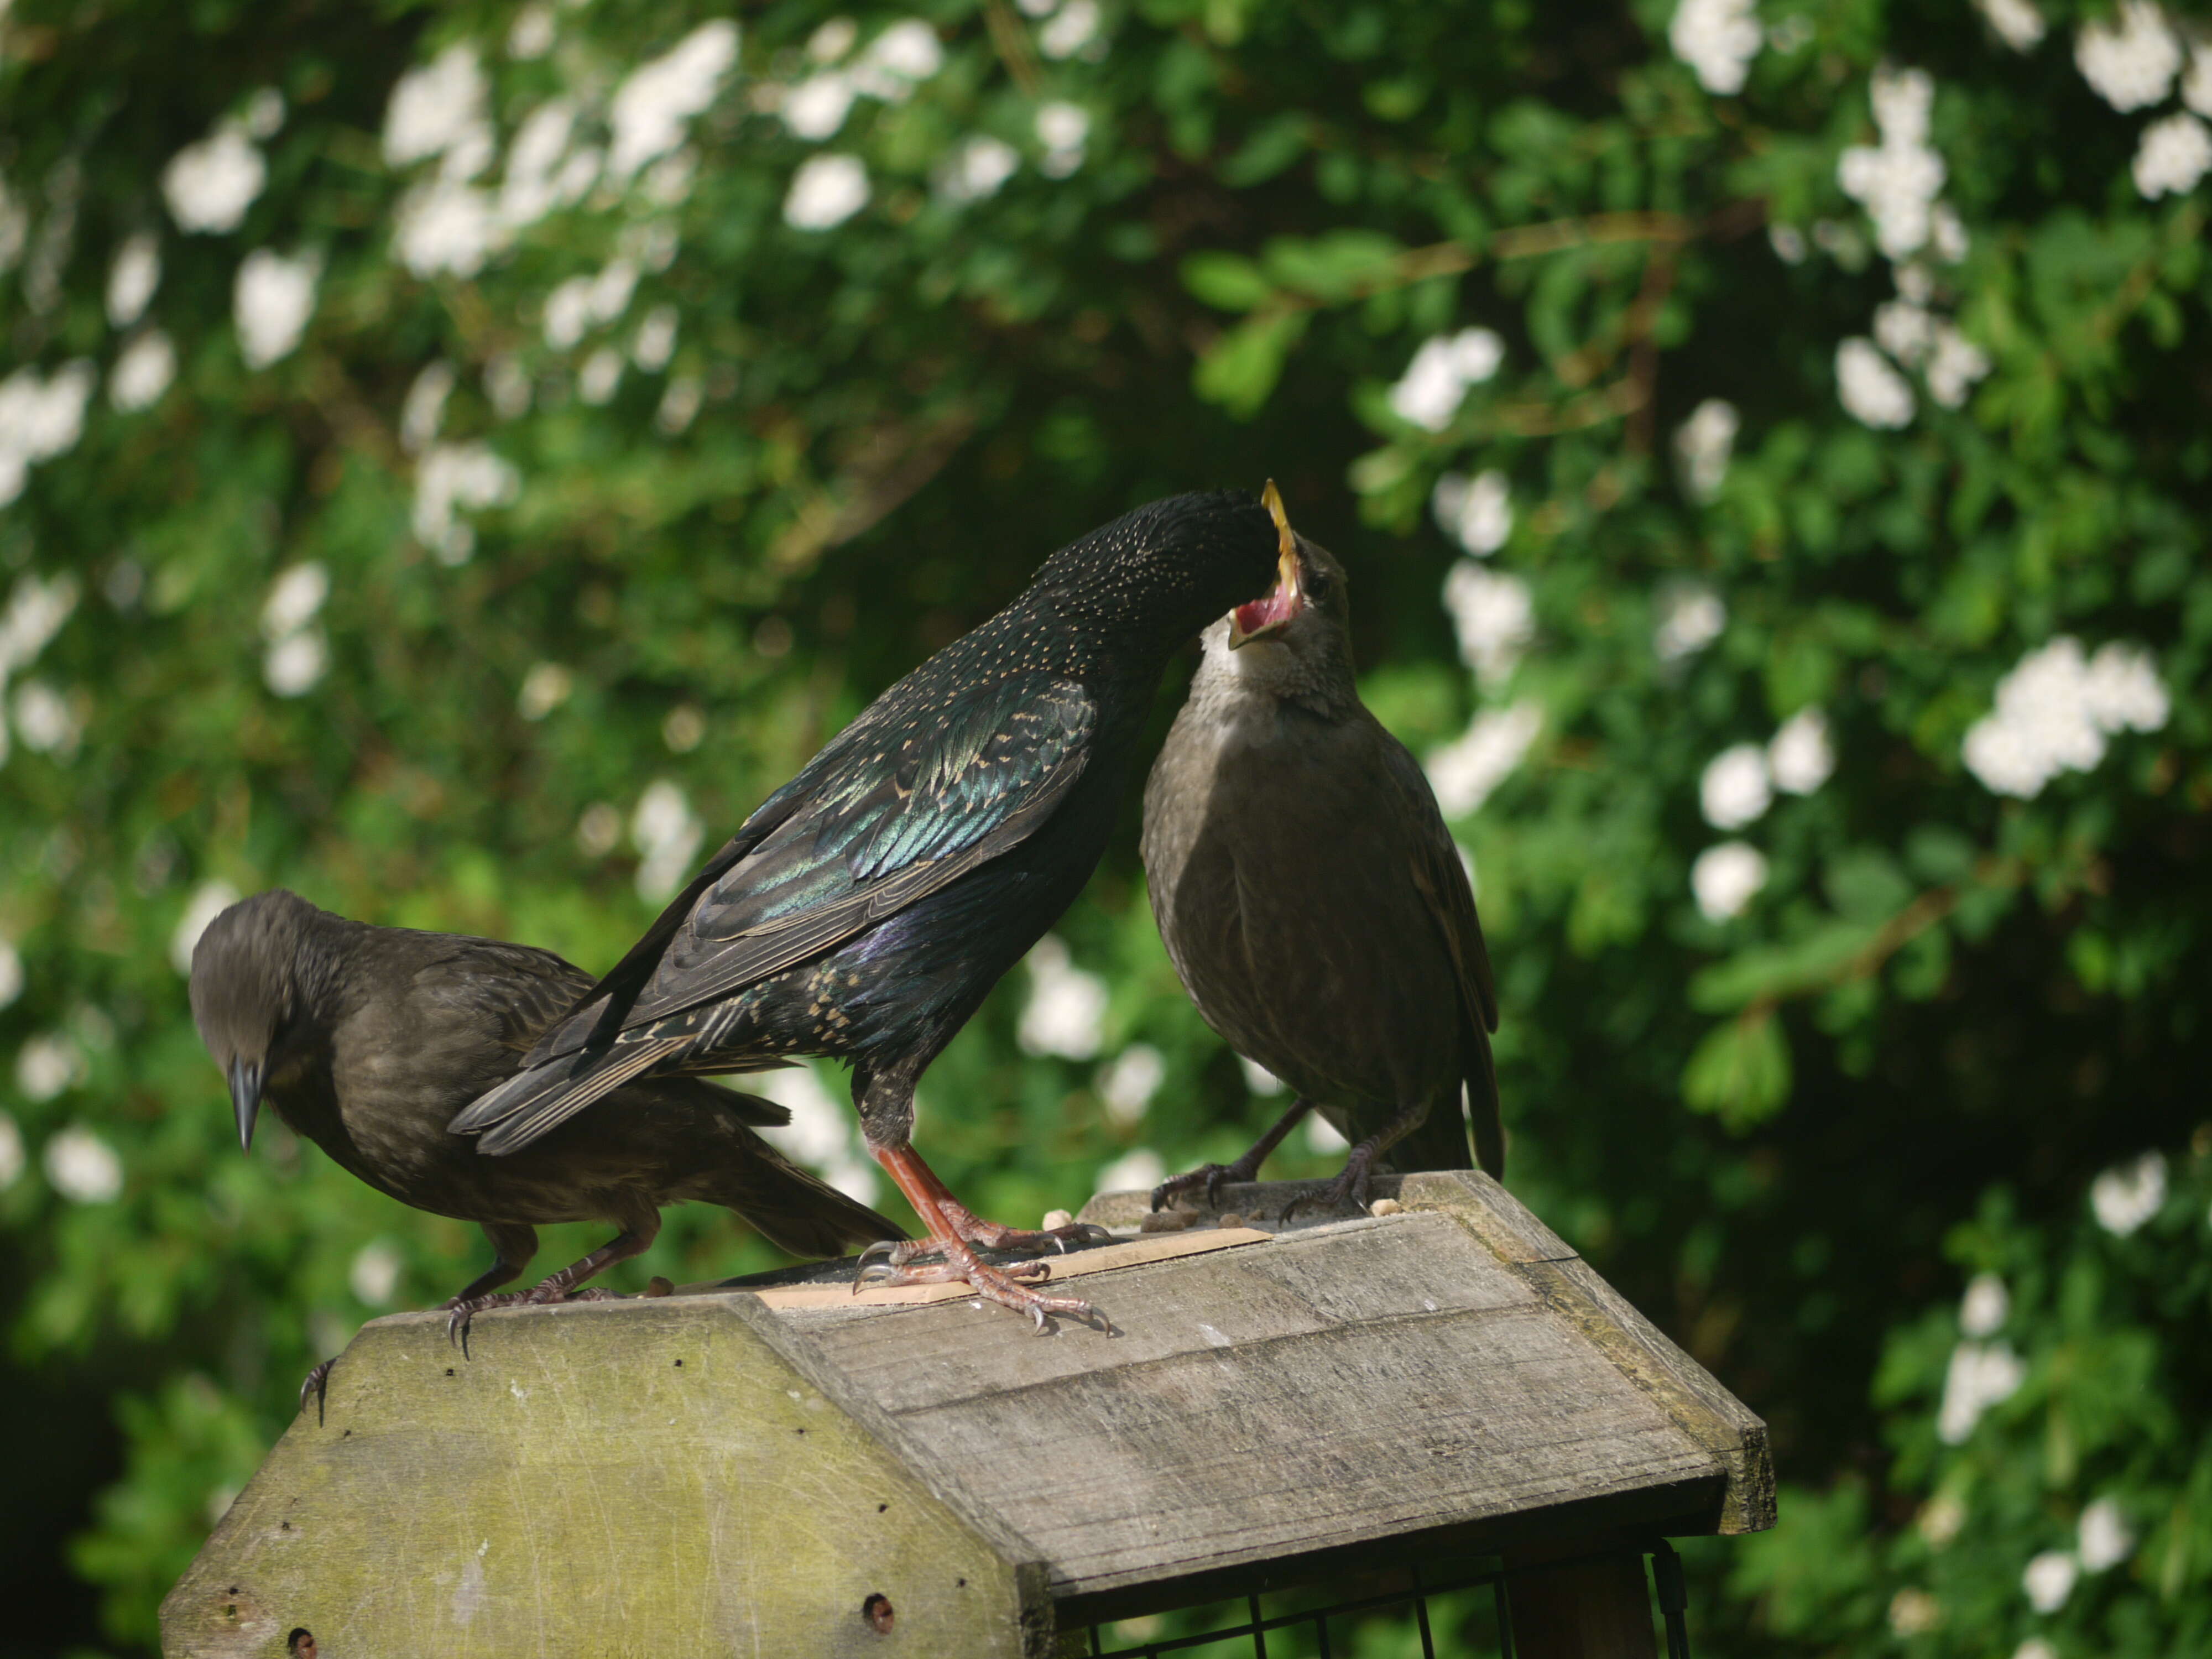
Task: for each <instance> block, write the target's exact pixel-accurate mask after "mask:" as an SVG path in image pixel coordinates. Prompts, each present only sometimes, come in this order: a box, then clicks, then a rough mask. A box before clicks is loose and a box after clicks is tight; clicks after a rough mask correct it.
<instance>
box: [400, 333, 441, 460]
mask: <svg viewBox="0 0 2212 1659" xmlns="http://www.w3.org/2000/svg"><path fill="white" fill-rule="evenodd" d="M454 380H455V377H454V374H453V365H452V364H451V363H449V362H447V361H446V360H445V359H444V358H442V357H437V358H433V359H432V360H431V361H430V362H427V363H425V364H424V365H423V366H422V370H421V372H420V373H418V374H416V376H415V379H414V380H413V382H412V383H411V384H410V385H409V386H408V388H407V397H406V399H405V401H404V402H403V403H402V404H400V405H399V447H400V448H402V449H404V450H405V451H406V452H407V453H409V454H410V455H419V454H421V453H422V452H423V451H424V450H426V449H428V447H430V445H431V443H432V442H433V441H435V439H436V438H437V435H438V428H439V426H440V425H441V423H442V422H444V420H445V418H446V399H447V398H450V397H452V396H453V385H454Z"/></svg>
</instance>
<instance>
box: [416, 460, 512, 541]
mask: <svg viewBox="0 0 2212 1659" xmlns="http://www.w3.org/2000/svg"><path fill="white" fill-rule="evenodd" d="M521 487H522V475H521V474H520V473H519V472H517V471H515V470H514V467H513V465H512V464H511V463H509V462H507V461H505V460H502V459H500V457H499V456H497V455H495V454H494V453H492V452H491V450H490V448H489V447H488V446H486V445H484V444H481V443H470V444H439V445H436V446H435V447H433V448H432V449H431V450H430V451H429V453H427V454H425V455H424V456H423V457H422V460H421V461H420V462H419V463H417V465H416V468H415V511H414V519H413V522H414V528H415V538H416V540H417V541H419V542H421V543H422V545H423V546H425V547H427V548H428V549H429V550H431V551H432V552H433V553H435V554H436V555H437V556H438V558H439V560H440V562H441V563H445V564H462V563H465V562H466V561H467V559H468V556H469V555H470V554H471V553H473V552H475V551H476V544H477V541H476V532H475V531H474V530H473V529H472V528H471V526H469V525H468V524H467V523H465V521H463V520H462V519H461V518H460V516H459V515H460V513H461V512H462V511H463V510H470V511H473V510H475V509H477V508H480V507H499V506H502V505H504V504H505V503H507V502H508V501H513V499H514V498H515V496H516V495H518V494H519V493H520V489H521Z"/></svg>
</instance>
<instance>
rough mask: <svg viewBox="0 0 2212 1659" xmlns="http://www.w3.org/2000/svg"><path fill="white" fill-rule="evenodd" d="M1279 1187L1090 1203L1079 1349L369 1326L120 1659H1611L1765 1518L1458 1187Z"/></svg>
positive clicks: (1639, 1334)
mask: <svg viewBox="0 0 2212 1659" xmlns="http://www.w3.org/2000/svg"><path fill="white" fill-rule="evenodd" d="M1312 1188H1313V1183H1296V1182H1285V1183H1280V1184H1273V1185H1256V1184H1255V1185H1252V1186H1233V1187H1231V1188H1228V1189H1226V1191H1225V1193H1224V1194H1223V1200H1224V1209H1225V1211H1227V1210H1229V1209H1230V1208H1231V1206H1233V1208H1234V1214H1233V1215H1231V1214H1229V1213H1224V1214H1221V1215H1218V1216H1216V1215H1211V1214H1209V1215H1205V1216H1198V1215H1191V1216H1188V1217H1187V1218H1181V1219H1178V1220H1176V1221H1174V1222H1173V1224H1172V1226H1171V1229H1170V1231H1164V1232H1163V1231H1161V1230H1160V1222H1159V1220H1158V1218H1149V1206H1148V1205H1147V1204H1146V1198H1145V1195H1144V1194H1109V1195H1107V1196H1106V1197H1104V1198H1101V1199H1098V1200H1094V1201H1093V1203H1092V1204H1091V1206H1089V1208H1088V1209H1087V1210H1086V1212H1085V1219H1086V1220H1090V1221H1093V1222H1096V1223H1097V1224H1098V1225H1101V1226H1103V1227H1105V1228H1107V1229H1109V1230H1111V1231H1114V1232H1115V1234H1116V1237H1115V1238H1114V1239H1113V1240H1112V1242H1110V1243H1101V1244H1099V1245H1097V1247H1096V1248H1094V1249H1086V1250H1082V1251H1077V1252H1072V1253H1070V1254H1069V1255H1066V1256H1064V1257H1055V1258H1054V1262H1053V1277H1054V1280H1055V1282H1057V1281H1059V1280H1061V1279H1066V1280H1067V1281H1068V1282H1069V1283H1070V1284H1071V1285H1072V1286H1073V1287H1074V1288H1075V1289H1076V1291H1077V1292H1078V1293H1079V1294H1081V1295H1084V1296H1086V1297H1092V1298H1094V1299H1095V1300H1096V1301H1097V1304H1099V1305H1100V1306H1101V1307H1103V1308H1104V1309H1105V1310H1107V1311H1108V1312H1109V1313H1110V1314H1111V1315H1112V1316H1113V1323H1114V1330H1113V1333H1112V1334H1110V1335H1109V1334H1106V1333H1104V1332H1101V1331H1097V1330H1090V1329H1085V1328H1082V1327H1080V1326H1068V1327H1066V1328H1062V1329H1060V1330H1059V1331H1057V1332H1056V1333H1055V1334H1051V1335H1049V1336H1047V1337H1042V1338H1041V1337H1039V1336H1036V1335H1035V1334H1032V1333H1031V1331H1030V1328H1029V1326H1028V1324H1027V1323H1026V1322H1024V1321H1022V1320H1019V1319H1015V1318H1012V1317H1010V1316H1007V1315H1006V1313H1005V1311H1004V1310H1001V1309H997V1308H989V1307H985V1306H983V1305H981V1304H978V1303H977V1302H976V1301H975V1298H974V1297H973V1295H972V1293H971V1292H969V1291H968V1290H967V1289H966V1287H964V1286H960V1285H916V1286H908V1287H902V1288H899V1289H895V1290H893V1289H885V1290H871V1291H862V1292H861V1293H860V1294H857V1295H856V1294H855V1293H854V1289H853V1268H852V1264H851V1263H849V1262H848V1263H845V1264H843V1265H842V1266H838V1265H836V1264H824V1265H823V1266H821V1267H812V1268H807V1269H804V1270H799V1271H796V1272H794V1273H787V1274H784V1275H781V1276H779V1277H778V1278H777V1279H775V1280H772V1281H771V1280H754V1281H750V1282H742V1283H725V1284H720V1285H698V1286H694V1287H690V1288H689V1289H688V1290H687V1291H679V1292H678V1293H677V1294H676V1295H673V1296H666V1297H655V1298H649V1299H639V1300H635V1301H631V1300H623V1301H612V1302H590V1303H574V1304H551V1305H547V1306H543V1307H531V1308H520V1309H511V1310H495V1311H493V1312H491V1313H489V1314H486V1315H483V1316H480V1317H479V1318H478V1320H477V1328H476V1336H475V1340H474V1341H473V1342H472V1343H471V1350H470V1356H469V1357H468V1358H463V1357H461V1356H460V1355H459V1354H457V1353H456V1352H454V1351H453V1349H452V1348H451V1347H450V1346H448V1345H447V1341H446V1337H445V1316H443V1315H442V1314H402V1315H395V1316H391V1317H388V1318H385V1319H379V1320H376V1321H374V1322H371V1323H370V1324H369V1325H368V1326H367V1327H365V1328H363V1329H362V1333H361V1334H360V1335H359V1336H358V1337H356V1339H355V1340H354V1343H353V1345H352V1346H350V1347H349V1348H348V1349H347V1350H346V1352H344V1353H343V1355H341V1356H340V1357H339V1359H338V1361H337V1366H336V1368H335V1369H334V1370H332V1372H331V1381H330V1393H329V1397H328V1402H327V1407H326V1409H325V1412H324V1413H322V1414H321V1415H319V1416H318V1415H317V1414H316V1413H313V1412H309V1413H303V1414H302V1415H301V1417H300V1419H298V1420H297V1421H296V1422H295V1424H294V1425H292V1427H291V1430H290V1431H289V1432H288V1433H287V1434H286V1435H285V1437H284V1438H283V1441H282V1442H281V1443H279V1444H278V1445H277V1446H276V1449H274V1450H273V1451H272V1452H271V1453H270V1455H269V1457H268V1459H267V1461H266V1462H264V1464H263V1465H262V1467H261V1469H260V1472H259V1473H258V1474H256V1475H255V1476H254V1478H253V1480H252V1482H251V1483H250V1484H249V1485H248V1486H247V1487H246V1490H245V1491H244V1492H242V1493H240V1496H239V1498H238V1500H237V1502H236V1503H235V1504H233V1505H232V1506H231V1508H230V1510H229V1512H228V1514H227V1515H226V1516H224V1517H223V1520H222V1523H221V1524H220V1525H219V1526H217V1528H216V1531H215V1534H214V1536H213V1537H211V1538H210V1540H209V1541H208V1544H207V1547H206V1548H205V1549H204V1550H203V1551H202V1552H201V1554H200V1557H199V1559H198V1560H197V1561H196V1562H195V1563H194V1564H193V1565H192V1567H191V1570H190V1571H188V1572H186V1574H185V1577H183V1578H182V1579H181V1580H180V1581H179V1583H178V1584H177V1586H176V1588H175V1589H173V1591H172V1592H171V1593H170V1595H169V1597H168V1599H167V1601H166V1602H165V1603H164V1604H163V1612H162V1624H163V1629H162V1645H163V1651H164V1652H165V1653H166V1654H167V1655H169V1656H171V1659H246V1656H260V1655H265V1654H268V1653H271V1652H277V1651H281V1650H282V1648H283V1642H284V1639H285V1632H287V1631H289V1630H292V1629H294V1628H298V1627H304V1628H306V1629H308V1630H312V1631H313V1632H314V1633H315V1637H316V1639H317V1642H318V1643H319V1645H320V1647H321V1650H323V1651H325V1652H329V1653H337V1652H339V1651H343V1652H344V1653H345V1654H346V1655H347V1656H348V1659H416V1656H418V1655H420V1654H423V1653H428V1652H435V1653H436V1654H438V1655H439V1656H440V1659H508V1656H513V1659H524V1656H536V1655H542V1654H545V1653H578V1654H597V1653H617V1652H623V1653H629V1652H642V1651H647V1650H657V1649H659V1648H662V1647H666V1648H669V1649H671V1650H679V1651H683V1652H687V1653H688V1652H693V1651H697V1652H702V1653H704V1652H715V1653H720V1652H725V1651H736V1650H744V1651H747V1652H763V1653H775V1654H804V1655H810V1656H811V1655H815V1654H820V1655H823V1656H837V1659H852V1656H856V1655H864V1654H874V1653H878V1652H884V1653H886V1654H888V1653H889V1652H890V1651H891V1650H892V1649H891V1648H890V1647H879V1646H878V1645H875V1644H878V1643H884V1642H888V1643H890V1644H894V1645H895V1647H896V1652H897V1653H899V1654H901V1655H902V1656H905V1659H1081V1656H1083V1655H1084V1654H1085V1653H1086V1652H1088V1651H1093V1650H1094V1645H1093V1641H1092V1632H1093V1627H1094V1626H1096V1627H1097V1631H1096V1644H1095V1651H1097V1652H1099V1653H1101V1654H1104V1653H1109V1652H1112V1653H1117V1654H1145V1653H1163V1654H1164V1653H1170V1652H1173V1653H1183V1652H1194V1653H1196V1654H1199V1655H1200V1656H1201V1659H1204V1656H1205V1655H1206V1650H1208V1649H1209V1648H1211V1649H1212V1653H1213V1654H1214V1655H1216V1656H1220V1655H1223V1654H1225V1653H1237V1654H1239V1655H1241V1654H1243V1653H1247V1652H1249V1653H1250V1654H1252V1655H1253V1656H1255V1659H1257V1656H1259V1655H1261V1654H1262V1653H1266V1654H1267V1655H1269V1656H1270V1659H1312V1656H1314V1655H1316V1654H1320V1653H1332V1652H1340V1653H1343V1654H1344V1655H1345V1656H1346V1659H1350V1655H1351V1653H1352V1650H1353V1648H1354V1646H1355V1644H1357V1647H1358V1651H1359V1652H1360V1653H1362V1654H1363V1655H1365V1656H1370V1659H1371V1656H1373V1655H1374V1654H1375V1652H1376V1648H1377V1645H1378V1644H1380V1645H1381V1646H1382V1647H1383V1648H1385V1649H1387V1650H1389V1652H1390V1653H1391V1654H1392V1656H1393V1659H1410V1656H1411V1655H1412V1654H1413V1653H1414V1652H1416V1651H1420V1652H1425V1653H1438V1652H1441V1653H1446V1654H1449V1655H1451V1656H1452V1659H1471V1656H1476V1655H1484V1656H1486V1655H1488V1654H1491V1653H1493V1652H1496V1653H1499V1654H1501V1655H1503V1654H1505V1653H1510V1654H1512V1655H1513V1656H1515V1659H1646V1656H1651V1655H1654V1654H1655V1653H1656V1644H1655V1643H1654V1640H1653V1632H1652V1623H1653V1621H1652V1617H1651V1588H1650V1577H1649V1576H1648V1572H1647V1569H1646V1567H1645V1565H1644V1554H1645V1553H1650V1552H1651V1551H1652V1547H1651V1546H1650V1544H1649V1541H1650V1539H1652V1538H1654V1537H1675V1538H1682V1537H1689V1536H1694V1535H1697V1534H1711V1533H1721V1534H1729V1533H1741V1532H1748V1531H1753V1530H1756V1529H1758V1528H1762V1527H1765V1526H1770V1525H1771V1524H1772V1522H1773V1512H1774V1510H1773V1504H1774V1473H1773V1465H1772V1462H1771V1459H1770V1458H1769V1456H1768V1455H1767V1448H1766V1436H1765V1425H1764V1424H1763V1423H1761V1422H1760V1421H1759V1419H1758V1418H1757V1417H1756V1416H1755V1415H1754V1414H1753V1413H1752V1412H1750V1411H1749V1410H1748V1409H1747V1408H1746V1407H1744V1406H1743V1405H1742V1404H1741V1402H1740V1401H1736V1400H1735V1399H1734V1398H1733V1397H1732V1396H1731V1395H1729V1393H1728V1392H1727V1390H1726V1389H1723V1388H1722V1387H1721V1385H1720V1384H1719V1383H1717V1382H1716V1381H1715V1380H1714V1379H1713V1378H1712V1377H1711V1376H1708V1375H1706V1373H1705V1371H1704V1370H1701V1369H1700V1368H1699V1366H1698V1364H1697V1363H1696V1362H1695V1361H1694V1360H1692V1359H1691V1358H1689V1356H1688V1355H1686V1354H1685V1353H1683V1352H1681V1351H1680V1349H1679V1348H1677V1347H1675V1346H1674V1344H1673V1343H1671V1342H1669V1341H1668V1340H1667V1338H1666V1337H1664V1336H1663V1335H1662V1334H1660V1333H1659V1332H1658V1331H1656V1330H1655V1329H1654V1328H1652V1327H1651V1325H1650V1322H1649V1321H1647V1320H1645V1319H1644V1316H1642V1315H1641V1314H1639V1313H1638V1312H1637V1310H1635V1309H1634V1308H1633V1307H1632V1306H1630V1305H1629V1304H1628V1303H1627V1302H1626V1300H1624V1299H1623V1298H1622V1297H1620V1295H1619V1294H1618V1293H1617V1292H1616V1291H1613V1288H1612V1287H1611V1286H1610V1285H1607V1284H1606V1283H1605V1281H1604V1280H1603V1279H1600V1278H1599V1277H1598V1276H1597V1275H1596V1274H1595V1273H1593V1272H1592V1271H1591V1270H1590V1269H1589V1266H1588V1265H1587V1264H1586V1263H1584V1262H1583V1261H1580V1260H1579V1259H1578V1258H1577V1256H1576V1255H1575V1253H1574V1252H1573V1251H1572V1250H1571V1249H1569V1248H1568V1247H1567V1246H1566V1245H1565V1243H1561V1241H1560V1240H1559V1237H1557V1236H1556V1235H1554V1234H1553V1232H1552V1231H1550V1230H1549V1229H1548V1228H1547V1227H1546V1226H1545V1225H1543V1223H1542V1222H1541V1221H1539V1220H1538V1219H1537V1218H1535V1217H1534V1216H1533V1215H1531V1214H1530V1213H1529V1212H1528V1210H1527V1209H1525V1208H1524V1207H1523V1206H1522V1205H1520V1204H1519V1203H1518V1202H1517V1201H1516V1200H1515V1199H1514V1198H1513V1197H1512V1195H1511V1194H1509V1193H1507V1192H1506V1191H1505V1190H1504V1188H1500V1187H1499V1186H1498V1184H1497V1183H1496V1182H1492V1181H1491V1180H1490V1179H1489V1178H1488V1177H1487V1176H1481V1175H1478V1174H1474V1173H1470V1172H1467V1171H1459V1172H1455V1173H1449V1174H1428V1175H1409V1176H1403V1177H1402V1178H1401V1177H1398V1176H1390V1177H1389V1178H1387V1180H1378V1181H1377V1182H1376V1194H1375V1195H1376V1197H1377V1198H1378V1199H1380V1198H1384V1197H1388V1198H1390V1199H1391V1200H1394V1204H1395V1209H1393V1210H1391V1211H1387V1212H1383V1213H1381V1214H1375V1215H1352V1216H1342V1215H1340V1216H1330V1215H1328V1213H1326V1212H1322V1213H1321V1214H1319V1215H1316V1214H1314V1213H1313V1212H1310V1211H1309V1210H1307V1209H1304V1208H1295V1209H1294V1218H1293V1219H1292V1220H1291V1221H1287V1222H1286V1221H1285V1219H1284V1218H1283V1216H1284V1211H1285V1207H1286V1206H1290V1205H1291V1200H1301V1199H1303V1198H1304V1197H1305V1196H1307V1195H1308V1194H1310V1191H1311V1190H1312ZM1148 1218H1149V1219H1148ZM617 1537H618V1538H620V1539H621V1540H623V1544H622V1547H620V1548H619V1549H614V1548H611V1542H610V1541H611V1540H612V1539H615V1538H617ZM1658 1559H1660V1561H1661V1562H1662V1571H1661V1574H1660V1580H1659V1582H1660V1583H1661V1586H1662V1592H1663V1593H1662V1601H1661V1606H1662V1610H1671V1613H1672V1616H1671V1617H1670V1620H1669V1628H1670V1631H1671V1632H1673V1640H1672V1651H1673V1652H1674V1653H1676V1654H1680V1653H1681V1652H1682V1651H1683V1646H1682V1642H1681V1638H1680V1618H1679V1607H1680V1580H1679V1576H1671V1577H1670V1575H1671V1574H1672V1572H1673V1569H1672V1566H1671V1565H1670V1564H1671V1557H1670V1556H1669V1555H1668V1554H1667V1553H1664V1552H1658ZM1416 1567H1418V1569H1419V1575H1420V1576H1419V1577H1418V1578H1417V1577H1415V1576H1414V1570H1415V1568H1416ZM1475 1568H1483V1569H1484V1570H1483V1571H1473V1569H1475ZM394 1584H421V1585H428V1586H440V1587H442V1588H440V1589H436V1590H435V1593H430V1594H427V1595H406V1596H400V1595H394V1594H393V1593H392V1586H393V1585H394ZM1670 1585H1671V1586H1673V1588H1671V1589H1669V1588H1668V1586H1670ZM577 1587H587V1593H586V1591H584V1590H580V1589H578V1588H577ZM1255 1598H1256V1599H1255ZM1486 1602H1487V1604H1488V1605H1487V1606H1486V1605H1485V1603H1486ZM1224 1603H1226V1604H1227V1607H1226V1608H1225V1609H1223V1604H1224ZM1501 1606H1502V1607H1504V1609H1505V1610H1506V1612H1507V1613H1508V1618H1507V1620H1506V1622H1505V1624H1504V1626H1502V1627H1499V1633H1498V1634H1493V1633H1492V1626H1498V1610H1499V1608H1500V1607H1501ZM1393 1607H1400V1608H1403V1609H1405V1614H1404V1617H1403V1620H1402V1622H1400V1623H1398V1624H1397V1625H1396V1626H1395V1627H1390V1628H1386V1627H1385V1626H1383V1622H1382V1621H1383V1618H1384V1615H1385V1614H1387V1613H1389V1610H1390V1609H1391V1608H1393ZM1208 1608H1213V1609H1221V1612H1220V1614H1219V1616H1218V1617H1217V1616H1214V1614H1212V1613H1207V1612H1206V1611H1205V1610H1206V1609H1208ZM1140 1617H1143V1618H1149V1619H1156V1620H1158V1622H1157V1623H1155V1624H1152V1625H1148V1626H1132V1625H1130V1624H1128V1623H1127V1622H1123V1623H1121V1624H1119V1625H1116V1624H1115V1623H1114V1622H1113V1621H1116V1620H1120V1621H1129V1620H1135V1619H1138V1618H1140ZM1417 1642H1419V1643H1424V1644H1425V1645H1422V1646H1417ZM1322 1644H1328V1645H1325V1646H1324V1645H1322ZM1509 1644H1510V1645H1509Z"/></svg>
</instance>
